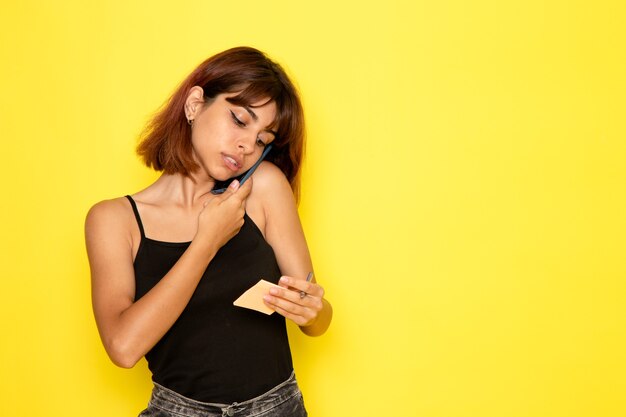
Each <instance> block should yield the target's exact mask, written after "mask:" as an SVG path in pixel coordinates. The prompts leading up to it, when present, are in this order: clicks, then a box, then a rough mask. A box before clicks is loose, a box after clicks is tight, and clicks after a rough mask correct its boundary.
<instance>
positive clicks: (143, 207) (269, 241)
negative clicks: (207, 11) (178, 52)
mask: <svg viewBox="0 0 626 417" xmlns="http://www.w3.org/2000/svg"><path fill="white" fill-rule="evenodd" d="M270 144H271V145H272V149H271V151H270V152H269V154H268V155H267V158H266V161H264V162H262V163H261V165H260V166H259V167H258V169H257V170H256V171H255V172H254V175H253V176H252V177H251V178H250V179H249V180H247V181H245V182H244V183H243V184H240V183H239V181H237V180H234V181H232V182H231V183H230V185H229V186H228V188H227V190H226V192H224V193H223V194H218V195H214V194H212V193H211V190H213V189H214V188H219V187H220V184H219V183H220V182H222V181H226V180H229V179H230V178H232V177H237V176H240V175H241V174H243V173H244V172H246V171H247V170H248V169H249V168H250V167H251V166H252V165H253V164H254V163H255V162H256V161H257V160H258V159H259V158H260V156H261V154H262V152H263V150H264V149H265V147H267V146H268V145H270ZM303 148H304V128H303V114H302V107H301V104H300V100H299V97H298V94H297V92H296V89H295V88H294V86H293V84H292V83H291V81H290V80H289V79H288V77H287V76H286V75H285V73H284V71H283V70H282V68H281V67H280V66H279V65H277V64H276V63H274V62H272V61H271V60H269V59H268V58H267V57H266V56H265V55H264V54H263V53H261V52H259V51H257V50H255V49H252V48H245V47H242V48H234V49H230V50H227V51H224V52H222V53H220V54H217V55H215V56H213V57H211V58H209V59H208V60H206V61H205V62H203V63H202V64H201V65H200V66H199V67H198V68H197V69H196V70H194V71H193V72H192V73H191V74H190V75H189V76H188V77H187V79H186V80H185V81H184V82H183V83H182V85H181V86H180V87H179V88H178V89H177V91H176V92H175V93H174V94H173V96H172V97H171V99H170V100H169V102H168V103H167V104H166V106H165V107H164V108H163V109H162V110H161V111H160V112H159V113H158V114H157V115H156V116H155V117H154V119H153V120H152V121H151V122H150V124H149V125H148V127H147V129H146V131H145V132H144V135H143V138H142V141H141V143H140V144H139V147H138V154H139V155H140V156H141V157H142V158H143V160H144V161H145V163H146V164H147V165H148V166H149V167H152V168H154V169H156V170H158V171H162V172H163V174H162V175H161V177H160V178H159V179H158V180H157V181H156V182H154V183H153V184H152V185H150V186H149V187H147V188H146V189H144V190H142V191H140V192H138V193H136V194H134V195H132V196H126V197H121V198H117V199H113V200H108V201H103V202H100V203H98V204H96V205H95V206H94V207H93V208H92V209H91V210H90V212H89V214H88V215H87V220H86V226H85V230H86V242H87V251H88V255H89V261H90V265H91V275H92V298H93V308H94V314H95V317H96V322H97V325H98V330H99V332H100V336H101V338H102V342H103V344H104V347H105V349H106V351H107V353H108V354H109V356H110V358H111V360H112V361H113V362H114V363H115V364H117V365H119V366H122V367H132V366H134V364H135V363H136V362H137V361H138V360H139V359H140V358H141V357H142V356H144V355H145V356H146V359H147V361H148V366H149V368H150V370H151V371H152V373H153V381H154V389H153V392H152V397H151V400H150V403H149V406H148V408H147V409H146V410H144V411H143V412H142V414H141V415H142V416H170V415H176V416H181V415H182V416H197V415H198V416H199V415H203V416H205V415H209V416H212V415H220V416H221V415H236V416H248V415H254V416H303V415H306V411H305V409H304V404H303V401H302V394H301V393H300V390H299V389H298V386H297V383H296V381H295V377H294V374H293V366H292V362H291V354H290V350H289V342H288V340H287V333H286V329H285V318H287V319H289V320H292V321H293V322H295V323H296V324H297V325H298V326H300V329H301V330H302V331H303V332H304V333H305V334H307V335H311V336H317V335H321V334H322V333H324V332H325V331H326V329H327V328H328V326H329V324H330V321H331V317H332V308H331V306H330V304H329V303H328V302H327V301H326V300H325V299H324V290H323V289H322V287H321V286H319V285H318V284H317V283H315V279H313V280H312V281H310V282H309V281H307V280H306V279H305V278H306V277H307V276H308V275H309V273H312V265H311V259H310V256H309V252H308V249H307V246H306V242H305V238H304V234H303V231H302V227H301V225H300V221H299V218H298V214H297V210H296V198H297V196H298V192H299V172H300V165H301V161H302V154H303ZM294 195H295V196H296V197H294ZM260 279H264V280H266V281H270V282H273V283H276V284H278V285H279V286H280V287H274V288H272V289H270V290H269V292H268V293H266V294H265V295H264V296H263V302H264V303H265V305H266V306H267V307H269V308H270V309H271V310H273V311H274V312H275V313H274V314H271V315H265V314H261V313H259V312H257V311H254V310H249V309H245V308H241V307H236V306H234V305H233V302H234V300H235V299H237V298H238V297H239V296H240V295H241V294H242V293H244V292H245V291H246V290H247V289H248V288H250V287H252V286H253V285H254V284H256V283H257V282H258V281H259V280H260Z"/></svg>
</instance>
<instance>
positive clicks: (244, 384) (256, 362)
mask: <svg viewBox="0 0 626 417" xmlns="http://www.w3.org/2000/svg"><path fill="white" fill-rule="evenodd" d="M126 197H127V198H128V200H129V201H130V204H131V206H132V208H133V212H134V213H135V217H136V218H137V223H138V225H139V230H140V232H141V243H140V244H139V249H138V251H137V256H136V258H135V262H134V269H135V300H138V299H140V298H141V297H142V296H143V295H144V294H146V293H147V292H148V291H149V290H150V289H151V288H152V287H153V286H154V285H156V284H157V283H158V282H159V280H160V279H161V278H162V277H163V276H164V275H165V274H166V273H167V272H168V271H169V270H170V269H171V268H172V266H174V264H175V263H176V261H178V259H179V258H180V257H181V256H182V254H183V253H184V252H185V250H186V249H187V247H189V244H190V243H191V242H183V243H173V242H161V241H157V240H153V239H149V238H147V237H146V236H145V234H144V230H143V225H142V222H141V218H140V216H139V211H138V210H137V205H136V204H135V202H134V201H133V199H132V198H131V197H130V196H126ZM280 276H281V273H280V269H279V268H278V264H277V262H276V257H275V256H274V251H273V250H272V247H271V246H270V245H269V244H268V243H267V241H265V239H264V237H263V235H262V234H261V231H260V230H259V229H258V228H257V226H256V225H255V224H254V222H253V221H252V220H251V219H250V217H248V215H247V214H246V215H245V216H244V224H243V226H242V228H241V230H240V231H239V233H238V234H237V235H236V236H235V237H233V238H232V239H231V240H230V241H228V242H227V243H226V244H225V245H224V246H222V248H220V250H219V251H218V252H217V254H216V255H215V257H214V258H213V260H211V262H210V263H209V266H208V267H207V269H206V271H205V272H204V275H203V276H202V278H201V280H200V282H199V284H198V286H197V288H196V290H195V292H194V294H193V296H192V297H191V300H190V301H189V303H188V304H187V307H186V308H185V310H184V311H183V313H182V314H181V315H180V317H179V318H178V320H176V322H175V323H174V325H173V326H172V327H171V329H170V330H169V331H168V332H167V333H166V334H165V335H164V336H163V338H162V339H161V340H160V341H159V342H158V343H157V344H156V345H155V346H154V347H153V348H152V350H150V351H149V352H148V353H147V354H146V359H147V361H148V367H149V368H150V370H151V371H152V379H153V380H154V382H156V383H158V384H160V385H162V386H164V387H166V388H169V389H171V390H173V391H175V392H177V393H179V394H181V395H183V396H185V397H188V398H191V399H194V400H197V401H203V402H212V403H224V404H229V403H233V402H241V401H244V400H248V399H251V398H254V397H256V396H258V395H260V394H262V393H264V392H266V391H268V390H270V389H271V388H273V387H274V386H276V385H278V384H280V383H281V382H283V381H285V380H286V379H287V378H289V376H290V375H291V372H292V370H293V365H292V361H291V352H290V349H289V341H288V338H287V329H286V326H285V319H284V317H282V316H281V315H279V314H278V313H274V314H272V315H270V316H267V315H265V314H262V313H259V312H257V311H254V310H248V309H245V308H241V307H235V306H234V305H233V301H235V300H236V299H237V298H238V297H239V296H240V295H241V294H242V293H243V292H244V291H246V290H247V289H248V288H250V287H251V286H253V285H254V284H256V283H257V282H258V281H259V279H261V278H263V279H265V280H267V281H270V282H274V283H277V282H278V279H279V278H280Z"/></svg>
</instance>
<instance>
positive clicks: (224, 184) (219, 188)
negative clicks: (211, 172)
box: [211, 144, 272, 194]
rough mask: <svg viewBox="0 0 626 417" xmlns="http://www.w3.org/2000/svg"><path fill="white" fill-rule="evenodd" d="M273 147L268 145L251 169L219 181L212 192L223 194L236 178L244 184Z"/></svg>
mask: <svg viewBox="0 0 626 417" xmlns="http://www.w3.org/2000/svg"><path fill="white" fill-rule="evenodd" d="M271 149H272V144H269V145H267V146H266V147H265V149H264V150H263V153H262V154H261V157H260V158H259V160H258V161H256V162H255V163H254V165H252V167H251V168H250V169H249V170H247V171H246V172H244V173H243V174H241V175H239V176H238V177H235V178H230V179H228V180H226V181H217V182H216V183H215V187H213V189H212V190H211V194H222V193H223V192H224V191H226V189H227V188H228V185H229V184H230V183H231V182H232V181H234V180H239V184H240V185H243V183H244V182H246V180H247V179H248V178H250V177H251V176H252V173H254V171H255V170H256V169H257V168H258V167H259V165H261V162H262V161H263V159H265V157H266V156H267V154H268V153H269V152H270V150H271Z"/></svg>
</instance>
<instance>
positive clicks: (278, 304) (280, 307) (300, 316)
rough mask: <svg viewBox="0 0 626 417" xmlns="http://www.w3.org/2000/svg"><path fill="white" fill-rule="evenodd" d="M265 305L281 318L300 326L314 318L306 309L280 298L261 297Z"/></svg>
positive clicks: (311, 311)
mask: <svg viewBox="0 0 626 417" xmlns="http://www.w3.org/2000/svg"><path fill="white" fill-rule="evenodd" d="M263 301H264V302H265V304H266V305H267V306H268V307H270V308H271V309H272V310H274V311H276V312H277V313H278V314H280V315H281V316H284V317H286V318H288V319H290V320H292V321H294V322H295V323H297V324H298V325H300V326H302V325H304V324H306V323H308V322H310V321H311V320H313V319H314V318H315V317H316V313H315V312H314V311H313V310H311V309H309V308H306V307H303V306H300V305H298V304H294V303H292V302H290V301H287V300H284V299H282V298H276V297H272V296H269V295H268V296H265V297H263Z"/></svg>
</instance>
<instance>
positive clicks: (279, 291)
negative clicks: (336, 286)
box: [266, 288, 324, 311]
mask: <svg viewBox="0 0 626 417" xmlns="http://www.w3.org/2000/svg"><path fill="white" fill-rule="evenodd" d="M301 294H302V293H301V292H300V291H294V290H291V289H283V288H270V290H269V294H268V295H267V298H266V300H267V301H269V302H272V303H275V304H277V303H278V301H277V300H278V299H283V300H285V301H288V302H290V303H292V304H295V305H298V306H301V307H305V308H308V309H311V310H313V311H320V310H322V308H323V307H324V305H323V303H322V298H321V297H317V296H304V297H302V296H301ZM285 308H286V307H285Z"/></svg>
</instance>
